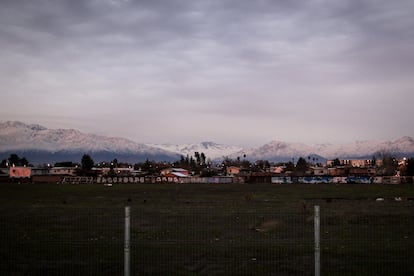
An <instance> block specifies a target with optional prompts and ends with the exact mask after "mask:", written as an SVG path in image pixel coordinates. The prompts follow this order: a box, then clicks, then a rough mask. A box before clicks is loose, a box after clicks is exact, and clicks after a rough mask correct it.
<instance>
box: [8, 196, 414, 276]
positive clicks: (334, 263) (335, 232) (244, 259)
mask: <svg viewBox="0 0 414 276" xmlns="http://www.w3.org/2000/svg"><path fill="white" fill-rule="evenodd" d="M344 206H345V205H344ZM390 208H392V206H391V207H390V206H388V205H387V207H385V206H384V208H382V206H379V205H376V208H375V209H371V208H368V209H362V208H361V210H360V212H358V213H350V212H348V211H347V209H346V208H337V209H335V210H332V209H329V207H328V205H327V204H323V205H322V206H321V208H320V250H321V255H320V257H321V258H320V260H321V263H320V267H321V275H414V264H413V263H414V262H412V260H414V250H413V245H414V230H413V229H414V228H413V227H414V213H413V210H412V208H413V206H411V205H410V204H408V203H407V204H406V205H402V204H399V206H395V208H401V209H400V210H401V211H399V212H398V215H396V214H395V212H391V211H390V210H392V209H390ZM0 214H1V216H0V225H1V226H0V245H1V249H0V258H1V262H0V275H123V274H124V247H125V237H124V234H125V232H124V230H125V229H124V228H125V211H124V209H122V208H115V209H114V208H93V209H82V208H71V207H65V208H53V209H51V208H44V207H31V208H21V209H19V208H18V207H16V208H14V209H11V208H9V209H2V210H1V213H0ZM314 219H315V216H314V213H313V210H309V209H308V210H305V209H304V210H299V211H298V210H295V211H294V212H288V213H287V212H285V211H277V210H275V211H274V212H269V210H259V209H250V210H249V209H247V210H243V211H238V210H234V211H231V212H229V211H226V212H222V210H221V209H220V208H216V207H215V208H204V209H202V208H197V207H194V208H192V207H188V208H177V209H154V208H134V207H131V220H130V238H131V239H130V241H131V244H130V259H131V261H130V264H131V267H130V271H131V275H314V274H315V227H314V226H315V224H314Z"/></svg>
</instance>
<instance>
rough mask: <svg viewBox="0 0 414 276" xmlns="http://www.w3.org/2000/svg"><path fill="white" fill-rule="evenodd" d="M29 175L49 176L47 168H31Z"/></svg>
mask: <svg viewBox="0 0 414 276" xmlns="http://www.w3.org/2000/svg"><path fill="white" fill-rule="evenodd" d="M31 175H32V176H34V175H49V168H32V173H31Z"/></svg>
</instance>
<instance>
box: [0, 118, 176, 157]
mask: <svg viewBox="0 0 414 276" xmlns="http://www.w3.org/2000/svg"><path fill="white" fill-rule="evenodd" d="M11 151H20V152H21V151H24V152H28V151H43V152H51V153H55V152H63V151H64V152H69V153H73V152H112V153H122V154H128V155H130V156H133V155H137V154H140V155H141V156H142V155H146V156H148V157H156V156H158V157H160V156H162V157H164V158H166V157H169V158H168V159H172V158H177V155H176V154H174V153H171V152H167V151H165V150H163V149H160V148H155V147H151V146H148V145H145V144H139V143H136V142H133V141H131V140H128V139H125V138H119V137H105V136H100V135H95V134H85V133H82V132H80V131H78V130H74V129H48V128H45V127H42V126H40V125H26V124H24V123H21V122H10V121H8V122H0V152H11Z"/></svg>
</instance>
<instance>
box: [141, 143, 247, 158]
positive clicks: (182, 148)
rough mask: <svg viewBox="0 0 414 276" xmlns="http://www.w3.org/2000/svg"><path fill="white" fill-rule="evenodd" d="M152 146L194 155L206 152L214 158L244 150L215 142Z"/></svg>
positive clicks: (207, 155) (209, 156)
mask: <svg viewBox="0 0 414 276" xmlns="http://www.w3.org/2000/svg"><path fill="white" fill-rule="evenodd" d="M148 145H150V146H152V147H158V148H161V149H164V150H166V151H170V152H175V153H178V154H180V155H184V156H186V155H189V156H193V155H194V153H195V152H199V153H202V152H203V153H204V154H205V155H206V157H207V158H209V159H211V160H214V159H220V158H223V157H226V156H230V155H232V154H234V153H235V152H239V151H242V150H243V148H242V147H239V146H229V145H223V144H217V143H214V142H201V143H198V144H182V145H173V144H148Z"/></svg>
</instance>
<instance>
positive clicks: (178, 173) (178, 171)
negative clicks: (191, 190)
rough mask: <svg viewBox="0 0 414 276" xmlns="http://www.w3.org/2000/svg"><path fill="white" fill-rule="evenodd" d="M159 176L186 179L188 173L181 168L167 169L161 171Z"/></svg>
mask: <svg viewBox="0 0 414 276" xmlns="http://www.w3.org/2000/svg"><path fill="white" fill-rule="evenodd" d="M161 175H162V176H166V177H188V176H189V175H190V172H189V171H188V170H186V169H182V168H167V169H163V170H161Z"/></svg>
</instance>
